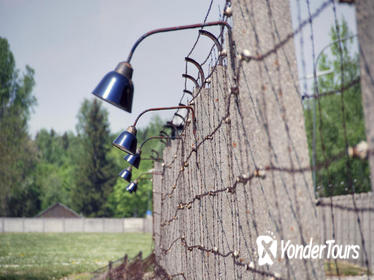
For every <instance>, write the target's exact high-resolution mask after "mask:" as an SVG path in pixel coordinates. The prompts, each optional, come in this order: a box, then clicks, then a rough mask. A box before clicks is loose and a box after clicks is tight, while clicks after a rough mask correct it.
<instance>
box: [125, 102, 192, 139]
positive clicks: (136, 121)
mask: <svg viewBox="0 0 374 280" xmlns="http://www.w3.org/2000/svg"><path fill="white" fill-rule="evenodd" d="M175 109H187V110H190V111H191V114H192V122H193V133H194V134H196V127H195V122H196V119H195V111H194V109H193V108H192V107H191V106H173V107H160V108H150V109H147V110H144V111H143V112H141V113H140V114H139V115H138V116H137V117H136V119H135V121H134V124H133V125H132V127H136V124H137V123H138V121H139V119H140V117H141V116H143V115H144V114H145V113H147V112H152V111H163V110H175Z"/></svg>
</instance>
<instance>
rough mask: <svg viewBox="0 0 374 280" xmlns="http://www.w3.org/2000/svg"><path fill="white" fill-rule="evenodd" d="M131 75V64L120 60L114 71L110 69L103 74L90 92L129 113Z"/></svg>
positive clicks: (131, 96) (131, 93)
mask: <svg viewBox="0 0 374 280" xmlns="http://www.w3.org/2000/svg"><path fill="white" fill-rule="evenodd" d="M131 77H132V68H131V65H130V64H128V63H126V62H121V63H119V64H118V66H117V67H116V69H115V71H111V72H109V73H108V74H106V75H105V76H104V78H103V79H102V80H101V81H100V83H99V84H98V85H97V86H96V88H95V89H94V91H93V92H92V93H93V94H94V95H96V96H97V97H99V98H100V99H102V100H104V101H107V102H109V103H110V104H112V105H114V106H116V107H118V108H120V109H122V110H125V111H126V112H129V113H131V108H132V100H133V96H134V86H133V83H132V81H131Z"/></svg>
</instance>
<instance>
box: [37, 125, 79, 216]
mask: <svg viewBox="0 0 374 280" xmlns="http://www.w3.org/2000/svg"><path fill="white" fill-rule="evenodd" d="M75 138H76V137H75V136H74V135H73V134H72V133H66V132H65V133H64V134H63V135H62V136H60V135H58V134H57V133H56V132H55V131H54V130H53V129H51V130H50V131H47V130H46V129H41V130H40V131H39V132H38V133H37V135H36V137H35V144H36V146H37V148H38V158H39V160H38V164H37V166H36V170H35V177H36V179H35V180H36V184H37V186H38V187H39V189H40V200H41V208H42V209H46V208H47V207H49V206H50V205H52V204H55V203H57V202H62V203H64V204H65V205H68V206H71V201H70V190H71V186H72V185H73V184H74V180H73V178H74V174H73V173H74V170H73V168H72V166H74V160H75V158H74V157H73V154H74V153H76V152H77V150H79V148H77V149H74V150H75V151H74V152H70V150H71V149H73V148H74V145H75V144H74V143H76V141H74V140H75Z"/></svg>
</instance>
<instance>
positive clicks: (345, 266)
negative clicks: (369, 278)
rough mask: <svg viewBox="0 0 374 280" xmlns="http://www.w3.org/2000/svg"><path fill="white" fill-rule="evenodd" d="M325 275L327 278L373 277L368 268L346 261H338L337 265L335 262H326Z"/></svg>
mask: <svg viewBox="0 0 374 280" xmlns="http://www.w3.org/2000/svg"><path fill="white" fill-rule="evenodd" d="M336 267H338V269H336ZM338 271H339V274H338ZM325 273H326V276H358V275H371V272H370V271H368V270H367V269H366V268H364V267H361V266H359V265H356V264H352V263H349V262H345V261H337V265H336V264H335V261H326V262H325Z"/></svg>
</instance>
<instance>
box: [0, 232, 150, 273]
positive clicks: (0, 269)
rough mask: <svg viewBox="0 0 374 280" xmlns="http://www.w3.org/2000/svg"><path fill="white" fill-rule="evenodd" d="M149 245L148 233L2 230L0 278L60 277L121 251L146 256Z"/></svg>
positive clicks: (99, 264) (99, 263) (92, 267)
mask: <svg viewBox="0 0 374 280" xmlns="http://www.w3.org/2000/svg"><path fill="white" fill-rule="evenodd" d="M151 246H152V238H151V235H150V234H144V233H2V234H0V280H3V279H4V280H5V279H7V280H19V279H27V280H36V279H40V280H43V279H60V278H62V277H64V276H66V275H69V274H78V273H84V272H91V271H94V270H95V269H97V268H99V267H102V266H105V265H107V264H108V261H109V260H115V259H118V258H120V257H123V256H124V254H127V255H128V256H129V257H130V258H131V257H134V256H135V255H136V254H138V252H139V251H142V252H143V256H147V255H149V254H150V252H151ZM88 278H89V277H88Z"/></svg>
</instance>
